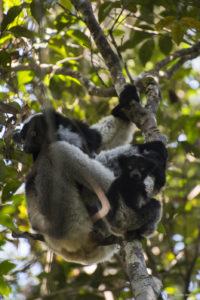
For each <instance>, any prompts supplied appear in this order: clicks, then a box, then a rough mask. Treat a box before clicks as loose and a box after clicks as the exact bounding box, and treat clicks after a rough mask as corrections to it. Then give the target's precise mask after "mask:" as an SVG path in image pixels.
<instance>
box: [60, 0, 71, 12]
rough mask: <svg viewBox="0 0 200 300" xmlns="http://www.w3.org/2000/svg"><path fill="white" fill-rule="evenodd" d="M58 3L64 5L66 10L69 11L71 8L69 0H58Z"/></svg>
mask: <svg viewBox="0 0 200 300" xmlns="http://www.w3.org/2000/svg"><path fill="white" fill-rule="evenodd" d="M59 3H60V4H61V5H62V6H64V8H66V9H67V10H69V11H71V10H72V7H73V6H72V3H71V1H70V0H60V1H59Z"/></svg>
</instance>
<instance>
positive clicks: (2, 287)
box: [0, 277, 11, 296]
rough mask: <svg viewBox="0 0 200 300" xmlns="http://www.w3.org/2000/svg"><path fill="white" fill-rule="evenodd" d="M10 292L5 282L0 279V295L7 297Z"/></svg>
mask: <svg viewBox="0 0 200 300" xmlns="http://www.w3.org/2000/svg"><path fill="white" fill-rule="evenodd" d="M10 292H11V288H10V286H9V285H8V284H7V282H5V280H4V279H3V278H1V277H0V294H1V295H2V296H4V295H5V296H8V295H9V294H10Z"/></svg>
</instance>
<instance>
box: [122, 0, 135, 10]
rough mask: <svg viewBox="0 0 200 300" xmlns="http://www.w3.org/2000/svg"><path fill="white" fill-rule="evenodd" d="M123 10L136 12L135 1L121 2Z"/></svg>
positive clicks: (126, 0)
mask: <svg viewBox="0 0 200 300" xmlns="http://www.w3.org/2000/svg"><path fill="white" fill-rule="evenodd" d="M122 4H123V8H124V9H127V10H129V11H131V12H134V13H135V12H136V11H137V1H135V0H122Z"/></svg>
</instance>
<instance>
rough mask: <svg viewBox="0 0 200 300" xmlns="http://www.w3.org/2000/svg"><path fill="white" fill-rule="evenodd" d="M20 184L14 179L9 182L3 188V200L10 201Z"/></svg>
mask: <svg viewBox="0 0 200 300" xmlns="http://www.w3.org/2000/svg"><path fill="white" fill-rule="evenodd" d="M20 185H21V183H20V182H18V181H16V180H12V181H10V182H9V183H7V184H6V186H5V187H4V188H3V193H2V200H3V201H8V200H9V199H10V197H11V196H12V195H13V194H14V193H15V192H16V190H17V189H18V188H19V187H20Z"/></svg>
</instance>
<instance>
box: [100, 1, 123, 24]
mask: <svg viewBox="0 0 200 300" xmlns="http://www.w3.org/2000/svg"><path fill="white" fill-rule="evenodd" d="M119 7H121V2H120V1H114V2H110V1H106V2H104V3H103V4H102V5H101V6H100V7H99V12H98V20H99V23H101V22H103V21H104V20H105V18H106V17H107V16H108V15H109V14H110V12H111V10H112V9H113V8H119Z"/></svg>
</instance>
